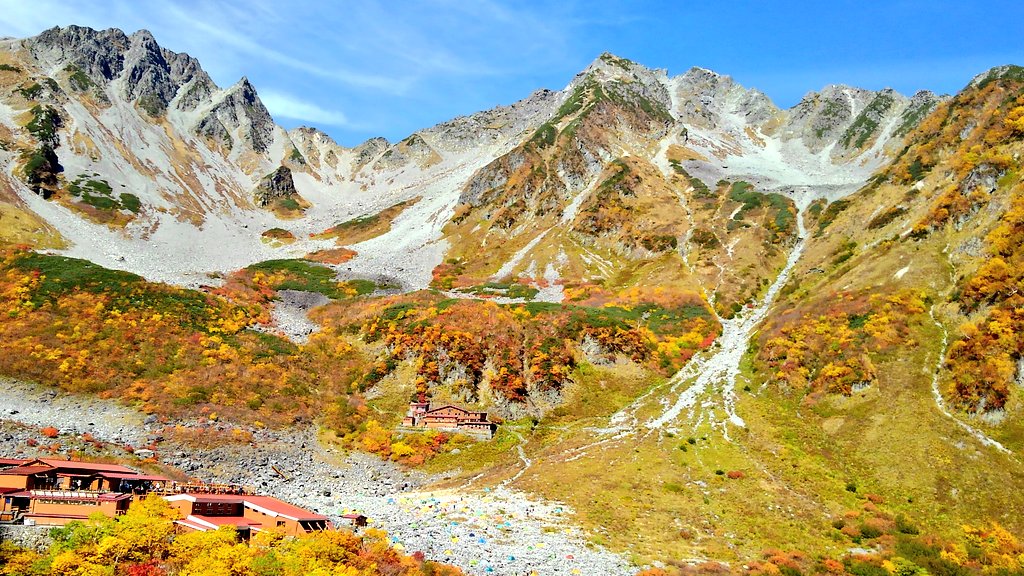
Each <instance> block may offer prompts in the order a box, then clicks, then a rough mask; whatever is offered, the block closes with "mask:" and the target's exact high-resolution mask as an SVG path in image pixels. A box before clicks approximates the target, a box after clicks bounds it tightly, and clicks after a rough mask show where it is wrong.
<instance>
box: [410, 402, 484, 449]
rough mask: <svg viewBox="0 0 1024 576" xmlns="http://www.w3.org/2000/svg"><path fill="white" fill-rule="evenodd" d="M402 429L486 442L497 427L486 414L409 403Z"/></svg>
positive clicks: (449, 407) (423, 403)
mask: <svg viewBox="0 0 1024 576" xmlns="http://www.w3.org/2000/svg"><path fill="white" fill-rule="evenodd" d="M402 427H403V428H406V429H417V428H419V429H431V430H440V431H443V432H455V433H458V434H466V435H468V436H474V437H476V438H482V439H484V440H488V439H490V438H491V437H492V436H494V431H495V429H496V428H497V427H498V426H497V425H496V424H495V423H494V422H491V421H489V420H488V419H487V412H473V411H471V410H466V409H465V408H460V407H458V406H453V405H451V404H446V405H444V406H440V407H438V408H431V407H430V403H429V402H411V403H409V411H408V412H407V413H406V415H405V417H404V418H403V419H402Z"/></svg>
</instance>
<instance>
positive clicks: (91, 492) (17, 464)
mask: <svg viewBox="0 0 1024 576" xmlns="http://www.w3.org/2000/svg"><path fill="white" fill-rule="evenodd" d="M149 493H153V494H159V495H161V496H163V497H164V498H165V499H166V500H167V501H168V502H169V503H170V504H171V506H172V507H173V508H175V509H177V510H178V511H179V512H180V514H181V519H180V520H176V521H175V527H176V528H177V529H178V531H180V532H191V531H207V530H216V529H217V528H219V527H221V526H225V525H231V526H234V527H235V528H236V529H237V530H238V534H239V537H240V538H243V539H247V538H249V536H251V534H252V533H253V532H257V531H261V530H279V531H282V532H284V533H285V534H286V535H289V536H297V535H299V534H302V533H305V532H314V531H319V530H333V529H334V525H333V524H332V523H331V521H330V519H329V518H328V517H327V516H323V515H321V514H316V513H314V512H310V511H309V510H306V509H304V508H300V507H298V506H294V505H292V504H289V503H287V502H284V501H282V500H278V499H277V498H273V497H271V496H259V495H254V494H250V493H248V492H247V491H246V490H245V489H243V488H242V487H240V486H234V485H230V486H229V485H209V484H178V483H176V482H173V481H171V480H170V479H168V478H165V477H163V476H156V475H151V474H141V473H139V472H138V471H136V470H133V469H131V468H128V467H127V466H120V465H117V464H101V463H94V462H79V461H69V460H56V459H50V458H36V459H31V460H22V459H12V458H0V523H3V524H35V525H44V526H63V525H65V524H67V523H69V522H72V521H75V520H79V521H82V520H86V519H87V518H88V517H89V516H90V515H92V514H95V513H97V512H99V513H102V514H103V515H105V516H108V517H111V518H113V517H116V516H120V515H121V514H124V513H125V512H126V511H127V510H128V507H129V506H130V505H131V503H132V500H133V499H134V498H136V497H144V496H145V495H147V494H149ZM344 519H345V520H346V521H347V522H349V523H351V525H352V526H353V528H356V527H360V526H365V525H366V517H365V516H362V515H352V514H350V515H346V516H345V517H344Z"/></svg>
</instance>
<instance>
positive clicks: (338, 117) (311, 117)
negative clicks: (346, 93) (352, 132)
mask: <svg viewBox="0 0 1024 576" xmlns="http://www.w3.org/2000/svg"><path fill="white" fill-rule="evenodd" d="M260 100H262V101H263V105H264V106H266V107H267V110H270V113H271V114H272V115H274V116H279V117H281V118H288V119H290V120H299V121H302V122H309V123H311V124H328V125H330V126H348V125H349V121H348V118H347V117H345V115H344V114H343V113H341V112H338V111H336V110H327V109H325V108H321V107H320V106H318V105H316V104H313V103H312V102H306V101H304V100H301V99H299V98H296V97H295V96H292V95H290V94H285V93H283V92H278V91H276V90H272V89H270V90H268V89H264V90H260Z"/></svg>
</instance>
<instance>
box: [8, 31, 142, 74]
mask: <svg viewBox="0 0 1024 576" xmlns="http://www.w3.org/2000/svg"><path fill="white" fill-rule="evenodd" d="M128 46H129V40H128V36H126V35H125V33H124V32H122V31H120V30H117V29H116V28H111V29H109V30H93V29H92V28H85V27H82V26H68V27H67V28H60V27H54V28H50V29H49V30H46V31H45V32H43V33H42V34H40V35H38V36H35V37H33V38H29V39H27V40H25V47H26V48H28V50H29V53H31V54H32V56H33V57H35V58H36V59H37V60H39V61H40V62H44V63H47V64H50V65H54V66H56V65H61V64H63V65H68V64H73V65H75V66H77V67H78V68H80V69H81V70H82V71H83V72H84V73H85V74H86V75H88V76H89V78H91V79H92V81H93V82H95V83H96V84H98V85H100V86H106V85H107V84H109V83H110V81H111V80H113V79H114V78H116V77H117V76H119V75H120V74H121V71H122V70H124V53H125V51H127V50H128Z"/></svg>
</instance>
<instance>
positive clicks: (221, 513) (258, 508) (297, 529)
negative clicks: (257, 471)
mask: <svg viewBox="0 0 1024 576" xmlns="http://www.w3.org/2000/svg"><path fill="white" fill-rule="evenodd" d="M164 498H165V499H166V500H167V501H168V502H170V503H171V506H173V507H174V508H176V509H178V511H179V512H181V519H180V520H175V522H174V523H175V524H176V525H178V527H179V528H180V529H183V530H185V531H199V532H205V531H206V530H216V529H217V528H220V527H221V526H226V525H231V526H234V527H235V528H236V529H237V530H238V534H239V536H240V537H242V538H243V539H247V538H248V537H249V536H250V535H251V534H252V532H254V531H260V530H267V529H277V530H280V531H282V532H284V534H285V535H286V536H298V535H299V534H304V533H306V532H316V531H320V530H333V529H334V525H333V524H331V521H330V519H329V518H328V517H327V516H323V515H321V514H316V513H314V512H310V511H309V510H306V509H304V508H299V507H298V506H293V505H291V504H289V503H287V502H284V501H282V500H278V499H277V498H274V497H272V496H253V495H249V494H173V495H170V496H164Z"/></svg>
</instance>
